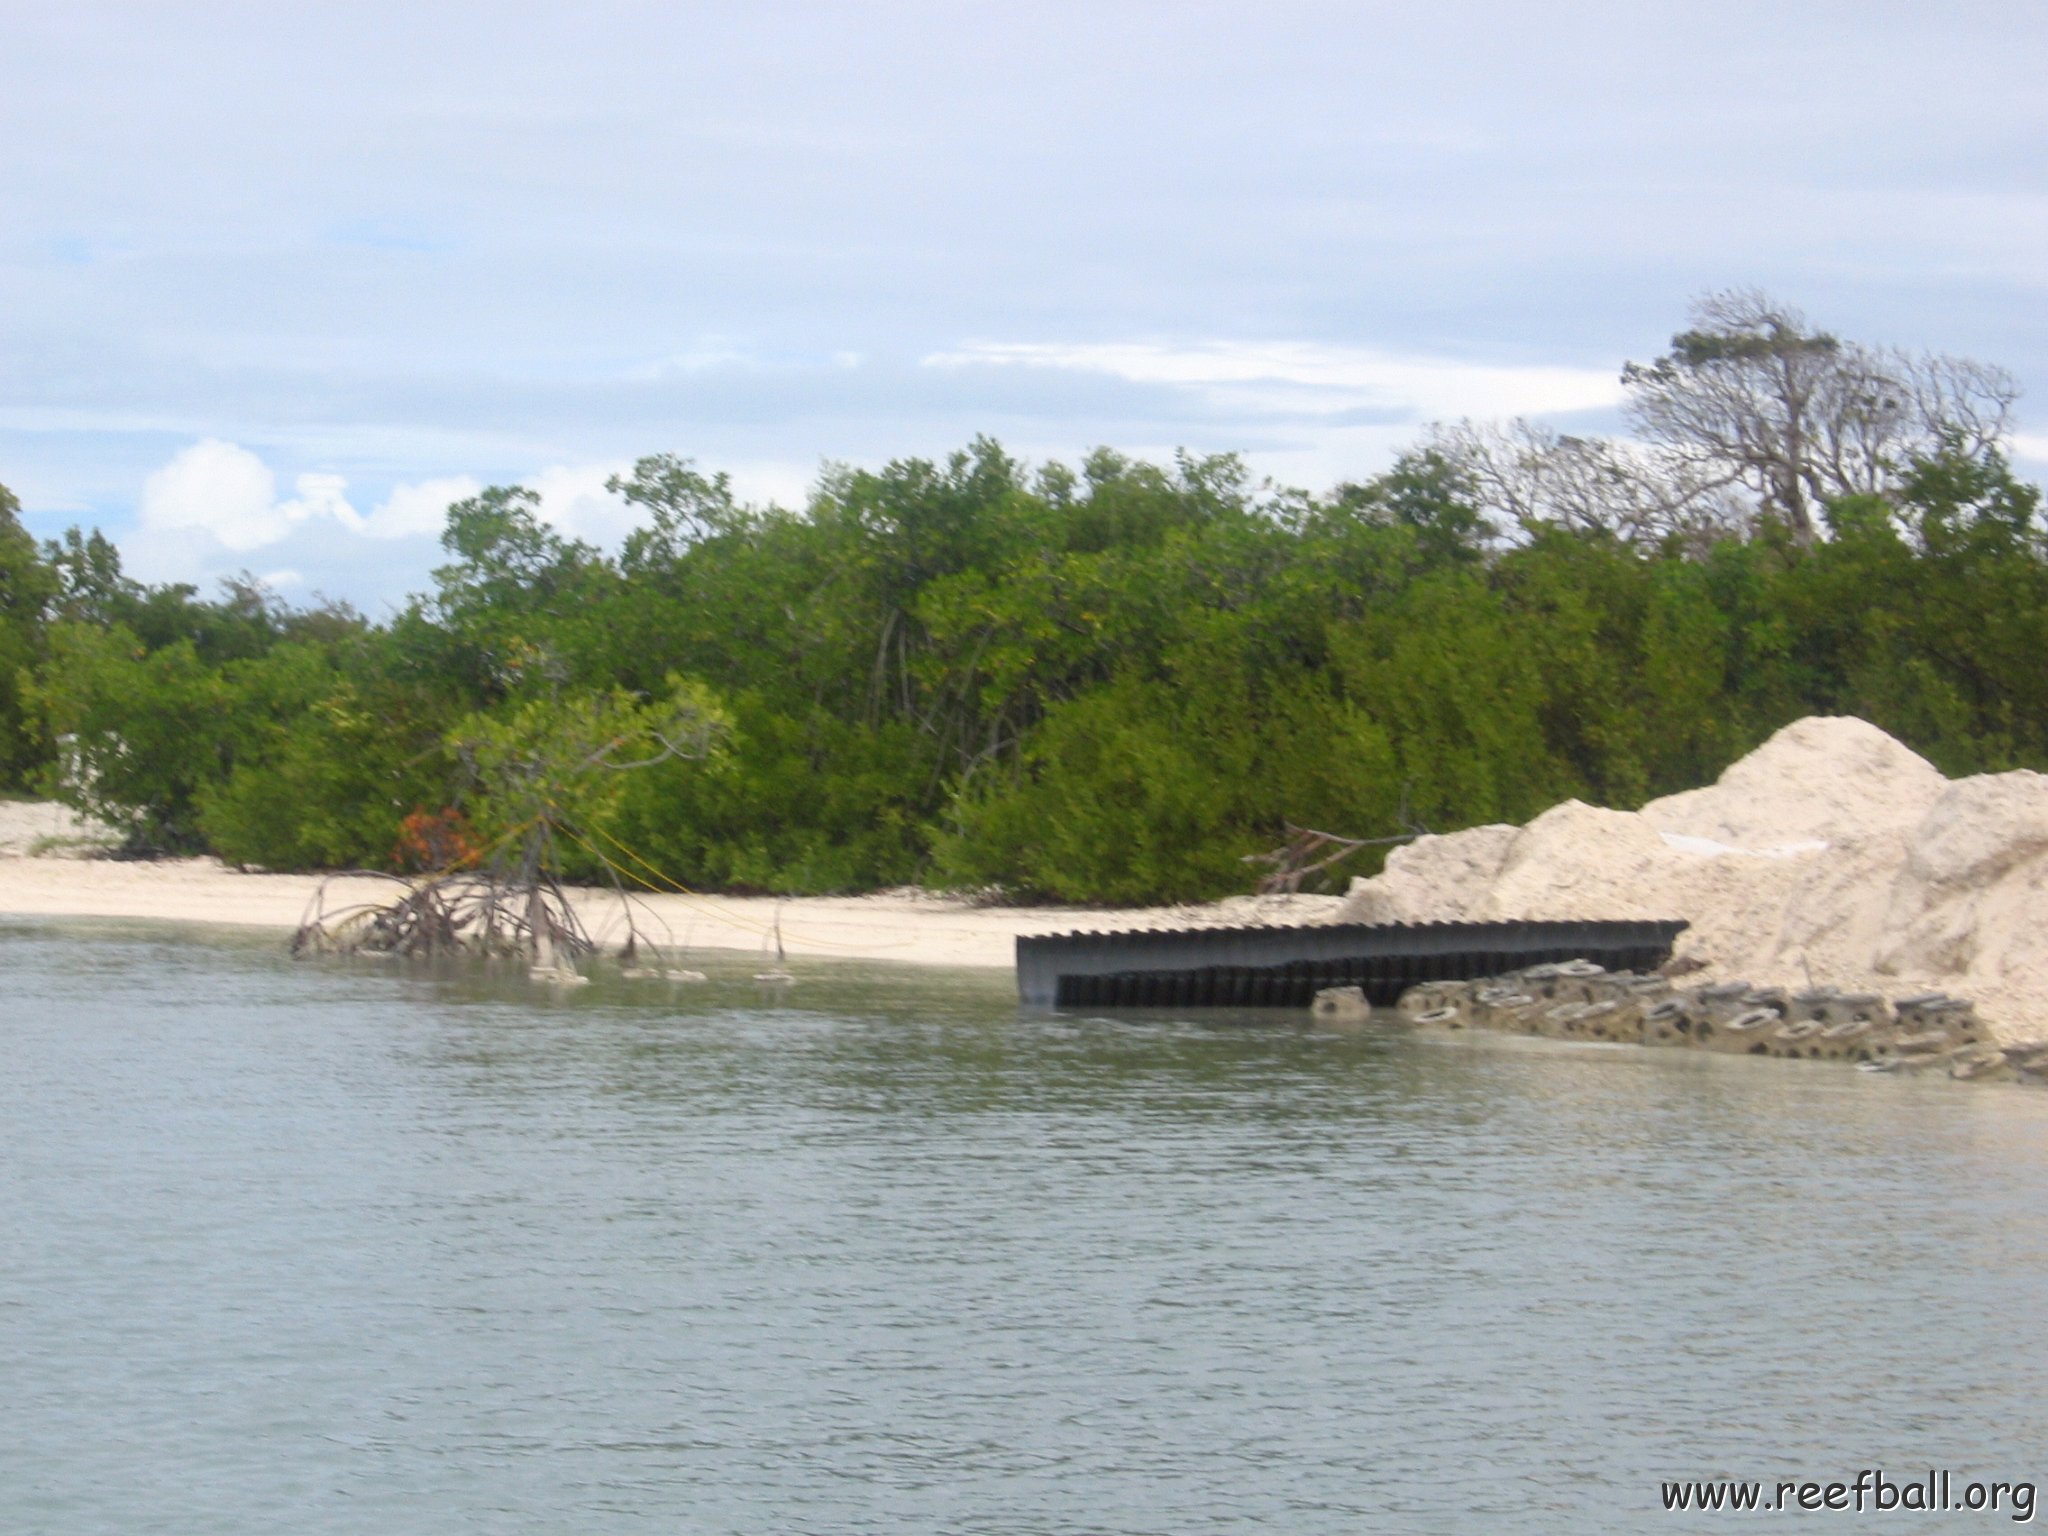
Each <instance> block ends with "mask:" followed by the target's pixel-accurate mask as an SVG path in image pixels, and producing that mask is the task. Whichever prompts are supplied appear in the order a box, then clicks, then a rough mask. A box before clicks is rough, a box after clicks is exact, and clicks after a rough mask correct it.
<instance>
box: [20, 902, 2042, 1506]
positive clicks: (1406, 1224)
mask: <svg viewBox="0 0 2048 1536" xmlns="http://www.w3.org/2000/svg"><path fill="white" fill-rule="evenodd" d="M0 963H4V964H5V966H6V975H7V982H8V986H7V993H6V997H5V1001H4V1003H0V1051H4V1055H5V1063H6V1070H5V1072H4V1073H0V1232H4V1234H5V1241H4V1244H0V1360H4V1362H5V1364H4V1376H0V1381H4V1384H5V1391H4V1392H0V1529H5V1530H8V1531H22V1532H65V1533H69V1532H85V1531H121V1532H148V1531H181V1532H182V1531H192V1530H207V1531H213V1532H245V1531H246V1532H258V1531H261V1532H266V1533H267V1532H275V1531H292V1532H300V1533H309V1532H341V1531H348V1532H356V1531H363V1532H390V1531H407V1532H415V1531H416V1532H441V1531H490V1532H501V1531H502V1532H528V1531H532V1532H542V1531H548V1532H554V1531H577V1532H615V1531H617V1532H625V1531H681V1532H759V1531H779V1530H789V1531H820V1532H823V1531H832V1532H839V1531H878V1532H879V1531H919V1532H924V1531H930V1532H942V1531H943V1532H978V1531H986V1532H1004V1533H1016V1532H1034V1533H1035V1532H1045V1533H1053V1532H1059V1533H1068V1532H1083V1531H1097V1532H1126V1531H1128V1532H1175V1533H1185V1532H1203V1531H1253V1530H1259V1531H1286V1532H1325V1531H1328V1532H1338V1531H1342V1532H1353V1531H1359V1530H1373V1531H1417V1532H1424V1531H1465V1530H1476V1529H1485V1530H1489V1531H1546V1532H1547V1531H1588V1530H1592V1531H1637V1530H1641V1529H1643V1528H1645V1527H1646V1526H1648V1525H1650V1524H1652V1523H1655V1524H1658V1525H1660V1526H1661V1525H1663V1524H1666V1523H1669V1524H1671V1525H1672V1526H1673V1527H1674V1528H1677V1529H1686V1528H1699V1529H1708V1528H1712V1527H1714V1526H1717V1525H1720V1524H1722V1523H1724V1522H1725V1519H1726V1517H1719V1518H1711V1517H1680V1516H1667V1515H1665V1514H1664V1513H1663V1511H1662V1509H1661V1503H1660V1500H1659V1498H1658V1484H1659V1482H1660V1481H1661V1480H1665V1479H1672V1478H1692V1477H1744V1478H1764V1479H1775V1478H1778V1477H1781V1476H1782V1477H1786V1478H1797V1479H1805V1478H1809V1477H1811V1478H1818V1479H1820V1480H1822V1481H1826V1480H1829V1479H1834V1478H1843V1479H1848V1478H1853V1477H1854V1476H1855V1474H1856V1472H1857V1470H1858V1469H1860V1468H1865V1467H1875V1468H1883V1469H1885V1470H1886V1471H1887V1473H1888V1475H1890V1476H1892V1477H1893V1478H1895V1479H1897V1478H1903V1477H1909V1476H1920V1475H1924V1473H1925V1471H1926V1469H1927V1468H1929V1467H1947V1468H1951V1469H1953V1470H1954V1471H1955V1472H1956V1473H1957V1475H1958V1482H1959V1483H1960V1481H1961V1480H1962V1479H1963V1478H1964V1477H1981V1478H1985V1479H2004V1480H2008V1481H2009V1480H2013V1479H2028V1478H2032V1479H2035V1480H2037V1481H2038V1480H2041V1479H2042V1475H2043V1474H2044V1473H2048V1453H2044V1451H2043V1450H2042V1447H2044V1446H2048V1344H2044V1342H2043V1333H2042V1329H2041V1326H2040V1319H2041V1316H2042V1311H2043V1304H2044V1302H2048V1221H2044V1219H2043V1211H2044V1210H2048V1198H2044V1197H2048V1094H2037V1093H2032V1092H2029V1091H2027V1090H2023V1089H2018V1088H2007V1087H1990V1088H1985V1087H1977V1086H1972V1085H1964V1084H1953V1083H1948V1082H1944V1081H1931V1080H1924V1079H1923V1080H1895V1079H1878V1080H1872V1079H1870V1078H1868V1077H1866V1076H1863V1075H1859V1074H1857V1073H1854V1072H1851V1071H1847V1070H1843V1069H1840V1068H1837V1067H1834V1066H1831V1065H1825V1064H1805V1063H1786V1062H1768V1061H1748V1060H1742V1059H1737V1058H1721V1057H1712V1056H1704V1055H1699V1054H1695V1053H1689V1052H1657V1051H1645V1050H1636V1049H1623V1048H1614V1049H1604V1048H1588V1047H1572V1046H1564V1045H1559V1044H1555V1043H1552V1042H1547V1041H1532V1040H1524V1039H1511V1038H1494V1037H1487V1036H1483V1035H1451V1036H1446V1035H1413V1034H1406V1033H1402V1032H1399V1031H1396V1030H1392V1029H1379V1028H1368V1029H1366V1030H1364V1031H1361V1032H1357V1033H1348V1034H1327V1033H1318V1032H1315V1031H1313V1030H1311V1029H1309V1028H1307V1027H1306V1024H1305V1021H1304V1020H1299V1019H1296V1018H1295V1017H1293V1016H1289V1015H1271V1014H1243V1015H1221V1014H1219V1015H1212V1016H1201V1017H1196V1016H1175V1015H1172V1014H1150V1015H1144V1016H1126V1017H1119V1018H1114V1019H1111V1018H1102V1017H1088V1016H1074V1015H1048V1014H1039V1013H1030V1012H1024V1011H1021V1010H1020V1009H1019V1008H1018V1007H1017V1005H1016V1003H1015V1000H1014V994H1013V991H1012V988H1011V982H1010V978H1009V977H1008V976H1007V975H1006V974H1000V973H976V972H934V971H929V970H916V969H911V968H907V967H906V968H895V967H886V966H879V965H862V964H851V963H849V964H841V965H826V964H822V963H815V962H811V963H802V962H800V963H799V964H798V965H797V967H796V969H797V971H798V974H799V981H798V982H797V984H796V985H795V986H794V987H792V988H789V989H787V990H786V991H785V992H783V993H781V994H779V995H778V994H775V993H770V992H767V991H764V990H763V989H762V988H761V987H759V986H757V985H756V984H755V983H754V982H753V981H752V980H751V973H752V972H753V971H755V970H757V969H759V968H760V966H759V962H758V961H757V960H756V959H755V958H754V957H751V956H737V955H734V956H725V957H723V958H722V959H718V958H714V959H712V960H709V961H707V960H705V959H703V958H702V957H698V958H697V959H695V960H693V961H692V963H693V964H698V965H701V966H703V968H704V969H706V970H708V971H710V972H711V980H710V981H708V982H707V983H705V984H703V985H699V986H670V985H667V984H646V983H640V984H635V983H628V982H625V981H622V980H600V981H599V982H597V983H595V984H593V985H591V986H588V987H583V988H579V989H576V990H575V991H573V992H567V993H559V994H557V993H550V992H548V991H545V990H540V989H535V988H533V987H531V986H530V985H528V984H527V983H526V982H525V981H524V980H523V979H513V978H510V977H502V978H501V977H493V976H477V975H471V974H466V973H457V972H450V973H439V974H436V973H426V972H420V971H411V970H405V969H401V968H396V967H376V966H371V965H367V964H362V963H358V964H354V965H346V964H340V963H332V964H330V963H324V962H323V963H294V962H292V961H290V960H288V959H286V958H285V957H284V956H283V955H282V954H281V953H280V946H279V944H278V943H277V941H276V940H275V939H274V938H270V937H250V936H247V935H232V934H216V933H199V932H197V931H184V932H180V931H176V930H171V929H166V928H162V927H147V926H143V925H133V924H115V923H106V924H82V923H68V924H55V923H39V922H26V921H14V922H7V923H0ZM1991 1519H1998V1520H1999V1522H2000V1524H2009V1523H2010V1522H2008V1521H2005V1520H2004V1519H2003V1518H2002V1517H1993V1516H1986V1515H1977V1516H1969V1515H1949V1516H1914V1515H1905V1514H1893V1515H1890V1516H1888V1517H1886V1518H1885V1519H1884V1521H1883V1522H1882V1528H1883V1529H1886V1530H1896V1531H1909V1530H1920V1529H1925V1530H1934V1529H1943V1530H1947V1529H1961V1528H1969V1527H1970V1526H1972V1525H1973V1524H1976V1523H1978V1522H1983V1521H1987V1520H1991Z"/></svg>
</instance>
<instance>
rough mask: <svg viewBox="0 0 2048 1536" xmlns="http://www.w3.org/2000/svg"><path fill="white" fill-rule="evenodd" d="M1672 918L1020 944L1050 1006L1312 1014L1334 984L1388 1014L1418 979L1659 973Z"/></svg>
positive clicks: (1029, 995) (1174, 934)
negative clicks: (1560, 971) (1584, 966)
mask: <svg viewBox="0 0 2048 1536" xmlns="http://www.w3.org/2000/svg"><path fill="white" fill-rule="evenodd" d="M1685 927H1686V925H1685V924H1684V923H1683V922H1680V921H1677V920H1675V919H1674V920H1672V921H1668V922H1646V921H1637V922H1527V923H1385V924H1365V923H1332V924H1327V925H1321V926H1315V927H1302V928H1177V929H1172V930H1168V931H1165V932H1138V931H1126V932H1116V933H1062V934H1051V935H1047V936H1045V937H1041V938H1020V939H1019V940H1017V992H1018V995H1019V996H1020V997H1021V998H1022V999H1023V1000H1024V1001H1025V1002H1026V1003H1028V1004H1031V1005H1033V1006H1035V1007H1040V1008H1153V1007H1175V1008H1247V1007H1250V1008H1258V1007H1275V1008H1306V1007H1307V1006H1308V1005H1309V1003H1310V1002H1311V1001H1312V1000H1313V999H1314V997H1315V995H1316V993H1317V992H1318V991H1320V990H1321V989H1322V988H1324V987H1363V988H1364V989H1365V995H1366V996H1367V997H1368V998H1369V999H1371V1001H1372V1003H1373V1006H1374V1007H1385V1006H1387V1005H1389V1004H1391V1003H1393V1002H1394V1001H1395V1000H1396V999H1397V998H1399V997H1400V995H1401V993H1402V992H1404V991H1405V990H1407V989H1408V988H1409V987H1411V986H1413V985H1414V984H1415V983H1416V982H1418V981H1471V980H1475V979H1477V978H1479V977H1481V976H1497V975H1500V974H1501V973H1502V972H1504V971H1512V970H1519V969H1520V968H1521V967H1523V966H1527V965H1540V964H1543V963H1545V962H1549V961H1558V960H1591V961H1593V962H1595V963H1596V964H1599V965H1604V966H1606V967H1607V969H1609V970H1610V971H1648V970H1654V969H1655V968H1656V967H1658V966H1660V965H1662V964H1663V963H1664V962H1665V961H1666V960H1668V959H1670V958H1671V945H1672V943H1673V941H1674V940H1676V939H1677V937H1678V935H1679V934H1680V933H1681V932H1682V931H1683V930H1684V928H1685Z"/></svg>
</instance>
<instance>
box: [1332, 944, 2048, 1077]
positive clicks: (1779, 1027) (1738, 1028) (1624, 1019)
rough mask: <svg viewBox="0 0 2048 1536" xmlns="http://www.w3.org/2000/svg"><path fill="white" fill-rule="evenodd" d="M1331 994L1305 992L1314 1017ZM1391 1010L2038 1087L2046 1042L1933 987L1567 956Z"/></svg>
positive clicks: (1553, 1034) (1459, 1025) (1411, 995)
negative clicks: (1608, 963)
mask: <svg viewBox="0 0 2048 1536" xmlns="http://www.w3.org/2000/svg"><path fill="white" fill-rule="evenodd" d="M1339 990H1341V991H1345V992H1354V991H1356V990H1357V989H1356V988H1343V989H1339ZM1332 996H1333V993H1329V992H1324V993H1318V994H1317V996H1316V1010H1317V1012H1318V1013H1319V1014H1320V1013H1322V1012H1323V1010H1324V999H1325V998H1329V997H1332ZM1359 1002H1360V1003H1361V1004H1363V1002H1364V999H1363V997H1362V996H1361V997H1360V998H1359ZM1369 1011H1370V1010H1368V1012H1369ZM1396 1012H1397V1014H1398V1016H1399V1017H1400V1018H1401V1019H1402V1021H1404V1022H1406V1023H1409V1024H1413V1025H1417V1026H1420V1027H1424V1028H1433V1029H1491V1030H1501V1031H1506V1032H1510V1033H1516V1034H1527V1035H1542V1036H1546V1037H1548V1038H1551V1039H1556V1040H1588V1041H1601V1042H1606V1043H1610V1044H1641V1045H1663V1046H1684V1047H1690V1048H1692V1049H1694V1050H1707V1051H1720V1052H1723V1053H1726V1054H1730V1055H1739V1056H1775V1057H1781V1058H1785V1059H1787V1060H1800V1061H1847V1062H1851V1063H1853V1064H1854V1065H1856V1066H1857V1067H1858V1068H1860V1069H1861V1070H1863V1071H1866V1072H1904V1073H1913V1072H1937V1073H1943V1074H1946V1075H1947V1076H1949V1077H1953V1078H1957V1079H1959V1080H1963V1081H1971V1082H1979V1081H1993V1082H2020V1083H2031V1084H2036V1085H2048V1041H2030V1042H2028V1043H2026V1044H2022V1045H2011V1046H2000V1045H1997V1044H1995V1043H1993V1039H1992V1034H1991V1031H1990V1030H1988V1029H1987V1028H1986V1027H1985V1025H1984V1022H1983V1021H1982V1020H1981V1019H1979V1018H1978V1017H1977V1010H1976V1008H1975V1006H1974V1005H1973V1004H1971V1003H1970V1002H1969V1001H1968V1000H1967V999H1964V998H1960V997H1950V996H1948V995H1947V994H1945V993H1941V992H1923V993H1919V994H1916V995H1915V996H1912V997H1902V998H1899V999H1898V1000H1897V1001H1896V1002H1893V1001H1888V1000H1887V999H1886V998H1884V997H1883V996H1881V995H1880V994H1878V993H1875V992H1845V991H1843V990H1841V989H1840V988H1837V987H1809V988H1807V989H1806V990H1804V991H1796V992H1795V991H1788V990H1787V989H1786V988H1783V987H1756V986H1751V985H1750V983H1748V982H1746V981H1724V982H1717V983H1715V984H1713V985H1711V986H1705V987H1697V988H1694V989H1692V990H1690V991H1678V990H1676V989H1674V988H1673V987H1672V985H1671V982H1670V981H1669V980H1668V979H1667V978H1665V977H1663V976H1656V975H1649V976H1639V975H1635V974H1633V973H1631V972H1628V971H1607V970H1603V969H1601V967H1599V966H1597V965H1594V964H1593V963H1592V962H1590V961H1587V960H1568V961H1563V962H1560V963H1556V964H1547V965H1532V966H1529V967H1528V968H1526V969H1524V970H1520V971H1511V972H1509V973H1507V974H1506V975H1503V976H1489V977H1485V978H1483V979H1481V980H1478V981H1425V982H1421V983H1418V984H1417V985H1415V986H1412V987H1410V988H1409V989H1408V990H1407V991H1406V992H1404V993H1402V994H1401V998H1400V1001H1399V1003H1398V1004H1397V1005H1396Z"/></svg>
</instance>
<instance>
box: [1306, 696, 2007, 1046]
mask: <svg viewBox="0 0 2048 1536" xmlns="http://www.w3.org/2000/svg"><path fill="white" fill-rule="evenodd" d="M1338 916H1339V920H1341V921H1348V922H1444V921H1455V920H1458V919H1465V918H1469V919H1511V918H1668V917H1682V918H1684V919H1686V920H1687V921H1688V922H1690V923H1691V924H1692V927H1691V928H1690V929H1689V930H1688V931H1687V932H1686V933H1685V934H1684V935H1682V936H1681V938H1680V940H1679V946H1678V956H1679V957H1680V958H1683V959H1686V960H1689V961H1692V962H1696V963H1697V964H1698V965H1700V966H1702V967H1704V970H1703V971H1702V973H1701V976H1700V978H1699V979H1700V980H1703V981H1713V980H1726V979H1733V978H1736V977H1742V978H1746V979H1748V980H1751V981H1754V982H1758V983H1777V984H1781V985H1795V984H1796V985H1806V984H1809V983H1829V984H1834V985H1838V986H1843V987H1852V988H1873V989H1877V990H1881V991H1887V992H1892V993H1897V992H1900V991H1910V990H1924V989H1940V990H1945V991H1950V992H1955V993H1958V994H1961V995H1963V996H1966V997H1970V998H1972V999H1974V1000H1975V1001H1976V1002H1977V1003H1978V1005H1979V1011H1980V1012H1981V1013H1982V1014H1983V1015H1984V1016H1985V1017H1986V1018H1988V1019H1989V1020H1991V1021H1992V1023H1993V1024H1994V1025H1995V1026H1996V1027H1997V1028H1998V1030H1999V1032H2000V1034H2001V1035H2002V1036H2003V1037H2004V1038H2007V1039H2022V1038H2027V1039H2032V1038H2042V1037H2048V776H2043V775H2041V774H2037V773H2025V772H2020V773H2001V774H1984V775H1980V776H1978V777H1976V778H1969V779H1962V780H1958V781H1955V782H1953V783H1952V782H1950V781H1949V780H1947V779H1945V778H1943V777H1942V775H1941V773H1940V772H1939V770H1937V769H1936V768H1935V767H1934V766H1933V764H1931V763H1929V762H1928V761H1927V760H1926V759H1924V758H1922V757H1919V756H1917V755H1916V754H1914V753H1913V752H1910V751H1908V750H1907V749H1906V748H1905V747H1903V746H1901V745H1900V744H1899V743H1898V742H1896V741H1894V740H1893V739H1892V738H1891V737H1890V736H1887V735H1886V734H1885V733H1884V732H1883V731H1880V730H1878V729H1877V727H1875V726H1873V725H1870V724H1869V723H1867V722H1866V721H1862V720H1854V719H1838V718H1818V717H1817V718H1812V719H1806V720H1801V721H1799V722H1797V723H1796V724H1793V725H1789V726H1787V727H1786V728H1785V729H1784V730H1782V731H1780V732H1778V734H1777V735H1775V736H1773V737H1772V738H1771V739H1770V740H1769V741H1767V742H1765V743H1764V744H1763V745H1762V746H1761V747H1759V748H1757V750H1756V751H1754V752H1752V753H1750V755H1749V756H1747V757H1745V758H1743V759H1742V760H1741V761H1740V762H1738V763H1736V764H1735V765H1734V766H1732V767H1731V768H1729V769H1728V771H1727V772H1726V773H1724V774H1722V775H1721V777H1720V779H1719V780H1718V781H1717V782H1716V783H1714V784H1712V785H1709V786H1707V787H1706V788H1704V789H1696V790H1689V791H1687V792H1686V793H1684V794H1679V795H1670V796H1667V797H1665V798H1664V799H1662V800H1653V801H1651V802H1650V803H1649V804H1648V805H1646V806H1644V807H1643V808H1642V809H1641V810H1640V811H1613V810H1603V809H1600V808H1598V807H1595V806H1590V805H1584V804H1581V803H1580V802H1578V801H1575V800H1574V801H1567V802H1566V803H1565V804H1563V805H1560V806H1555V807H1553V808H1552V809H1550V810H1548V811H1546V812H1544V813H1543V814H1542V815H1541V816H1538V817H1537V818H1536V819H1535V820H1534V821H1532V822H1530V823H1529V824H1528V825H1527V826H1525V827H1520V828H1515V827H1501V826H1488V827H1475V828H1473V829H1471V830H1469V831H1465V832H1458V833H1453V834H1451V835H1449V836H1447V837H1431V838H1421V839H1418V840H1417V841H1416V842H1414V843H1412V844H1410V845H1408V846H1407V847H1405V848H1402V849H1400V850H1399V851H1397V852H1396V853H1394V854H1393V855H1392V856H1391V857H1390V858H1389V859H1388V860H1387V868H1386V871H1385V873H1383V874H1381V875H1379V876H1377V877H1375V878H1374V879H1371V880H1358V881H1354V882H1353V883H1352V888H1351V894H1350V896H1349V898H1348V899H1347V901H1346V903H1345V905H1344V907H1343V908H1342V909H1341V910H1340V912H1339V914H1338Z"/></svg>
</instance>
